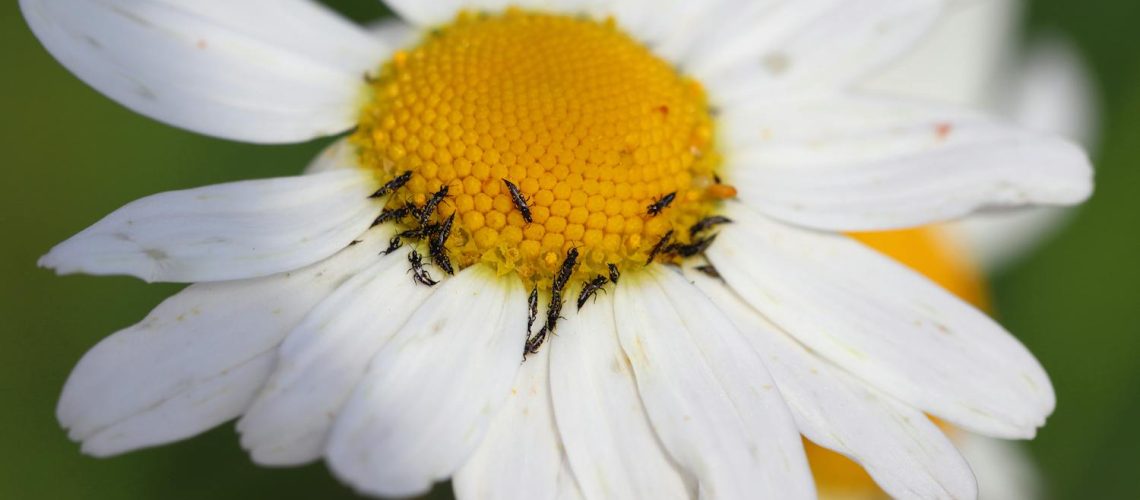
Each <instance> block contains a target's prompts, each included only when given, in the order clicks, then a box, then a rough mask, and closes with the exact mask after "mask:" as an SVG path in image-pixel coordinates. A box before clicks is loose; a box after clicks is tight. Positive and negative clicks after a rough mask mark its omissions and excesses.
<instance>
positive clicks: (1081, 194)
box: [725, 96, 1092, 231]
mask: <svg viewBox="0 0 1140 500" xmlns="http://www.w3.org/2000/svg"><path fill="white" fill-rule="evenodd" d="M725 121H726V123H727V124H728V126H727V127H726V129H727V130H728V132H727V134H728V136H729V138H728V139H727V140H728V141H729V142H730V143H731V146H730V147H731V150H732V151H733V153H734V154H733V156H732V157H731V162H732V168H731V169H730V170H729V172H728V177H729V178H730V179H729V180H730V182H733V183H735V184H736V185H737V187H738V188H739V190H740V198H741V200H743V201H744V202H745V203H747V204H748V205H750V206H752V207H754V208H756V209H757V210H760V211H762V212H764V213H766V214H769V215H772V216H774V217H778V218H780V219H783V220H786V221H788V222H792V223H795V224H799V225H803V226H808V227H813V228H819V229H827V230H835V231H863V230H884V229H895V228H902V227H910V226H917V225H922V224H927V223H931V222H937V221H942V220H947V219H952V218H956V217H960V216H962V215H966V214H968V213H970V212H973V211H976V210H981V209H986V208H996V207H1011V206H1020V205H1032V204H1041V205H1068V204H1074V203H1079V202H1081V201H1083V200H1084V199H1086V198H1087V197H1088V196H1089V194H1090V193H1091V191H1092V169H1091V167H1090V165H1089V161H1088V158H1087V157H1086V156H1085V154H1084V152H1083V151H1082V150H1081V149H1080V148H1079V147H1077V146H1075V145H1073V144H1071V143H1069V142H1067V141H1064V140H1062V139H1059V138H1055V137H1052V136H1044V135H1040V134H1037V133H1033V132H1028V131H1025V130H1021V129H1018V128H1016V127H1013V126H1008V125H1004V124H1001V123H998V122H995V121H993V120H989V119H986V118H983V117H980V116H976V115H972V114H970V113H967V112H964V111H959V110H954V109H945V108H940V107H936V106H931V105H927V104H922V103H918V102H907V101H891V100H886V99H878V98H870V97H857V96H848V97H843V98H838V99H827V100H821V101H807V102H800V103H794V104H786V105H782V106H771V107H769V106H756V107H752V108H750V109H742V110H738V111H735V112H733V113H731V116H726V117H725Z"/></svg>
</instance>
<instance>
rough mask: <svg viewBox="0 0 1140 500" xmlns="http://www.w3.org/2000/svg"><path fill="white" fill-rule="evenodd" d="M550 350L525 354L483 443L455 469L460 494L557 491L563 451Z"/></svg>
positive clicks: (534, 498)
mask: <svg viewBox="0 0 1140 500" xmlns="http://www.w3.org/2000/svg"><path fill="white" fill-rule="evenodd" d="M549 352H550V349H542V350H540V351H539V352H538V353H536V354H534V355H530V356H527V358H526V362H525V363H523V364H522V367H521V368H520V369H519V371H518V374H517V375H516V376H515V383H514V386H513V387H511V393H510V397H508V398H507V402H506V403H505V404H504V405H503V407H502V409H501V410H499V414H498V415H495V419H494V421H493V422H492V423H491V426H490V428H488V429H487V436H486V437H485V438H484V439H483V444H482V445H480V446H479V448H478V449H477V450H476V451H475V454H474V455H471V458H470V459H468V460H467V463H466V464H464V465H463V467H461V468H460V469H459V471H458V472H456V474H455V479H454V481H453V486H454V488H455V497H456V498H459V499H472V500H475V499H482V498H495V499H504V500H506V499H512V498H517V499H520V500H541V499H550V500H555V499H556V498H557V497H558V492H559V480H560V476H561V473H562V462H563V454H562V442H561V439H560V438H559V437H558V431H557V429H555V428H554V414H553V409H552V408H551V403H550V385H549V383H548V381H549V366H550V363H549Z"/></svg>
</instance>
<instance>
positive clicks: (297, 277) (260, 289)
mask: <svg viewBox="0 0 1140 500" xmlns="http://www.w3.org/2000/svg"><path fill="white" fill-rule="evenodd" d="M362 239H363V240H364V241H363V242H362V243H360V244H358V245H354V246H352V247H350V248H347V249H345V250H344V251H342V252H340V253H338V254H337V255H336V256H334V257H332V258H330V259H328V260H325V261H322V262H319V263H317V264H314V265H312V266H310V267H308V268H306V269H302V270H299V271H294V272H292V273H287V274H279V275H274V276H269V277H265V278H260V279H255V280H244V281H231V282H225V283H210V284H199V285H192V286H190V287H188V288H186V289H185V290H183V291H182V292H180V293H178V294H177V295H174V296H173V297H171V298H169V299H167V300H166V301H164V302H163V303H162V304H160V305H159V306H158V307H157V308H155V310H154V311H153V312H151V313H150V315H148V316H147V317H146V319H144V320H143V321H142V322H140V323H138V324H136V325H134V326H132V327H130V328H127V329H125V330H122V331H120V332H118V333H115V334H114V335H111V336H110V337H107V338H106V339H104V340H103V341H102V342H100V343H99V344H98V345H96V346H95V347H94V348H92V349H91V350H90V351H88V353H87V354H86V355H85V356H84V357H83V359H82V360H81V361H80V362H79V364H78V365H77V366H76V367H75V369H74V371H72V373H71V377H70V378H69V379H68V381H67V385H66V386H65V387H64V389H63V395H62V396H61V397H60V401H59V407H58V408H57V416H58V418H59V421H60V423H61V424H62V425H63V426H64V427H66V428H68V429H70V436H71V438H72V439H75V440H77V441H84V449H85V451H87V452H88V453H92V454H96V455H109V454H114V453H121V452H124V451H128V450H131V449H135V448H140V447H144V446H151V445H155V444H161V443H164V442H168V441H173V440H177V439H181V438H184V437H188V436H192V435H194V434H197V433H199V432H202V431H204V430H206V429H209V428H211V427H213V426H215V425H218V424H220V423H222V422H224V421H226V420H229V419H231V418H234V417H236V416H238V415H240V414H241V412H242V411H244V410H245V408H246V407H247V406H248V405H249V402H250V401H251V400H252V399H253V397H254V395H255V394H256V391H257V390H258V389H259V388H260V387H261V385H262V384H263V383H264V381H265V379H266V378H267V377H268V376H269V370H270V369H271V364H272V362H273V360H274V357H275V356H274V350H275V349H276V347H277V345H278V344H279V343H280V342H281V339H283V338H284V337H285V334H286V332H288V331H289V330H290V329H291V328H293V326H294V325H296V324H297V323H298V322H300V321H301V318H302V317H304V315H305V314H306V313H308V312H309V310H310V309H311V308H312V307H313V306H315V305H316V304H317V303H318V302H319V301H320V300H321V299H323V298H325V297H326V296H327V295H328V294H329V293H331V292H332V290H333V289H334V288H336V286H337V285H339V284H340V283H341V282H342V281H343V280H344V279H346V278H347V277H348V276H351V275H352V274H355V273H356V272H357V271H358V270H359V269H361V268H363V267H364V266H365V265H366V264H367V263H368V262H370V261H371V258H372V256H373V255H375V253H376V252H377V251H378V250H379V249H380V248H384V245H386V244H387V238H386V233H385V232H384V231H383V230H381V229H380V228H378V229H377V230H374V231H371V232H369V234H367V235H365V236H364V238H362Z"/></svg>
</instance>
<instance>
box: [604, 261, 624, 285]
mask: <svg viewBox="0 0 1140 500" xmlns="http://www.w3.org/2000/svg"><path fill="white" fill-rule="evenodd" d="M606 267H608V268H610V282H611V283H613V284H615V285H616V284H617V281H618V278H620V277H621V273H620V272H618V268H617V266H616V265H614V264H606Z"/></svg>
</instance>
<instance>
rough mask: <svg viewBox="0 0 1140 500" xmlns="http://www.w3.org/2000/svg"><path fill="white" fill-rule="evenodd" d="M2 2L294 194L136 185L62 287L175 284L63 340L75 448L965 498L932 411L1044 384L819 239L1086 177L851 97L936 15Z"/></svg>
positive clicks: (877, 8) (915, 11)
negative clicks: (163, 449) (364, 15)
mask: <svg viewBox="0 0 1140 500" xmlns="http://www.w3.org/2000/svg"><path fill="white" fill-rule="evenodd" d="M388 4H389V6H391V7H392V8H393V10H395V11H396V12H397V13H398V14H399V15H400V17H401V18H402V19H403V20H404V21H406V22H407V23H408V24H410V25H412V26H414V27H415V28H412V29H411V30H410V31H411V32H412V33H414V34H413V36H412V38H411V39H408V38H405V37H404V36H403V35H404V34H406V33H407V32H409V29H408V28H407V27H404V26H392V25H389V26H386V27H385V28H384V29H383V30H382V31H383V32H382V33H379V34H376V33H370V32H369V31H367V30H364V29H361V28H358V27H354V26H352V25H351V24H349V23H347V22H345V21H344V20H342V19H340V18H339V17H337V16H336V15H334V14H332V13H330V12H328V11H326V10H325V9H323V8H322V7H320V6H319V5H317V4H315V3H311V2H309V1H306V0H275V1H273V2H269V1H267V0H260V1H255V0H249V1H244V2H225V1H220V0H211V1H201V0H199V1H189V0H185V1H183V0H98V1H96V0H70V1H68V0H23V1H22V2H21V6H22V8H23V11H24V13H25V16H26V17H27V20H28V23H29V24H30V25H31V27H32V30H33V31H34V32H35V33H36V35H37V36H38V37H39V38H40V40H41V41H42V42H43V43H44V45H45V46H46V47H47V49H48V50H49V52H51V53H52V54H53V55H54V56H55V57H56V58H57V59H59V60H60V61H61V62H62V63H63V64H64V65H65V66H67V67H68V68H69V69H71V70H72V71H73V72H74V73H76V74H77V75H78V76H79V77H80V78H82V79H84V80H85V81H86V82H88V83H89V84H91V85H92V86H93V87H95V88H96V89H98V90H99V91H101V92H103V93H105V94H107V95H108V96H110V97H112V98H113V99H115V100H117V101H119V102H121V103H122V104H124V105H125V106H128V107H129V108H131V109H133V110H135V111H138V112H139V113H142V114H145V115H147V116H151V117H153V118H155V119H158V120H161V121H163V122H166V123H169V124H172V125H175V126H179V127H183V128H187V129H190V130H193V131H196V132H199V133H203V134H208V135H213V136H218V137H224V138H228V139H234V140H242V141H249V142H260V143H282V142H292V141H302V140H308V139H312V138H315V137H320V136H325V135H332V134H339V133H342V132H346V131H347V132H348V134H347V135H346V136H345V137H342V138H341V139H339V140H338V141H337V142H336V143H335V144H334V145H333V146H331V147H330V149H329V150H328V151H327V152H326V153H324V154H323V155H321V157H319V158H318V159H317V161H316V162H315V164H314V165H313V167H312V168H310V169H309V171H308V172H307V175H302V176H298V177H291V178H279V179H266V180H251V181H243V182H235V183H230V184H223V185H219V186H211V187H204V188H198V189H191V190H186V191H176V192H169V193H163V194H158V195H154V196H151V197H147V198H144V199H141V200H138V201H136V202H134V203H130V204H128V205H126V206H124V207H123V208H121V209H119V210H118V211H116V212H114V213H112V214H110V215H108V216H107V217H106V218H104V219H102V220H101V221H99V222H97V223H95V224H94V225H93V226H91V227H90V228H88V229H86V230H84V231H82V232H80V233H79V234H77V235H76V236H74V237H73V238H71V239H69V240H67V241H65V242H63V243H61V244H60V245H58V246H57V247H55V248H54V249H52V250H51V251H50V252H49V253H48V254H47V255H45V256H44V257H43V259H42V260H41V265H43V266H45V267H49V268H52V269H55V270H56V271H57V272H59V273H79V272H82V273H89V274H125V275H132V276H136V277H139V278H142V279H144V280H147V281H166V282H189V283H195V284H193V285H191V286H190V287H188V288H186V289H185V290H184V291H182V292H180V293H178V294H177V295H175V296H173V297H171V298H170V299H168V300H167V301H165V302H164V303H162V304H161V305H159V306H158V307H157V308H156V309H155V311H153V312H152V313H151V314H150V315H149V316H148V317H147V318H145V319H144V320H143V321H142V322H140V323H138V324H137V325H134V326H132V327H130V328H127V329H125V330H123V331H120V332H118V333H116V334H114V335H112V336H111V337H109V338H107V339H106V340H105V341H103V342H102V343H100V344H99V345H97V346H96V347H95V348H93V349H92V350H91V351H90V352H89V353H88V354H87V355H86V356H85V357H84V358H83V360H81V361H80V363H79V365H78V366H77V367H76V368H75V371H74V372H73V373H72V376H71V377H70V379H69V381H68V383H67V385H66V387H65V388H64V393H63V396H62V397H61V400H60V404H59V407H58V417H59V419H60V421H61V422H62V423H63V425H64V426H65V427H67V428H68V429H69V431H70V435H71V437H72V438H73V439H75V440H77V441H80V442H82V444H83V449H84V450H85V451H86V452H87V453H90V454H93V455H98V456H105V455H112V454H116V453H121V452H124V451H127V450H131V449H136V448H140V447H145V446H152V445H156V444H160V443H165V442H169V441H173V440H177V439H181V438H185V437H188V436H191V435H194V434H197V433H199V432H202V431H203V430H206V429H209V428H211V427H213V426H215V425H218V424H220V423H223V422H225V421H227V420H230V419H233V418H237V417H240V420H239V421H238V429H239V431H240V432H241V441H242V445H243V446H244V447H245V448H246V449H248V450H249V452H250V454H251V456H252V457H253V460H254V461H256V462H258V463H261V464H265V465H274V466H283V465H294V464H302V463H307V462H312V461H315V460H320V459H324V460H325V461H326V462H327V463H328V465H329V466H330V468H331V470H332V471H333V473H335V474H336V475H337V476H338V477H340V478H341V479H343V480H344V481H346V482H347V483H349V484H351V485H352V486H353V487H355V488H356V489H358V490H359V491H362V492H365V493H369V494H376V495H386V496H406V495H413V494H417V493H421V492H424V491H426V490H427V489H429V488H430V487H431V485H432V484H433V483H434V482H437V481H442V480H446V479H448V478H452V479H453V481H454V485H455V490H456V492H457V494H458V496H459V497H461V498H579V497H583V498H689V497H695V496H701V497H709V498H755V497H771V498H800V497H811V496H813V495H814V493H815V489H814V486H813V482H812V477H811V473H810V471H809V468H808V465H807V460H806V458H805V453H804V449H803V446H802V442H801V438H800V435H801V434H802V435H803V436H805V437H807V438H808V439H810V440H811V441H813V442H815V443H817V444H819V445H821V446H823V447H825V448H828V449H831V450H835V451H837V452H839V453H841V454H843V455H846V456H848V457H851V458H852V459H854V460H855V461H857V462H858V463H859V464H861V465H862V466H863V468H864V469H866V471H867V472H868V473H869V474H870V475H871V476H872V477H873V478H874V479H875V481H876V482H877V483H878V484H879V485H880V486H881V487H882V488H883V489H884V490H885V491H886V492H888V493H890V494H892V495H896V496H900V497H954V498H957V497H971V496H973V495H974V494H975V491H976V486H975V482H974V479H973V476H972V474H971V473H970V470H969V467H968V466H967V465H966V463H965V461H964V460H963V459H962V458H961V456H960V455H959V454H958V452H957V451H956V450H955V449H954V447H953V445H952V444H951V443H950V441H949V440H948V439H947V438H946V436H945V435H944V434H943V433H942V432H941V431H940V430H939V428H938V427H937V426H936V425H935V424H934V423H932V422H931V421H930V420H929V419H928V418H927V416H926V415H931V416H934V417H937V418H939V419H941V420H943V421H946V422H949V423H952V424H953V425H955V426H958V427H961V428H964V429H968V430H971V431H974V432H978V433H981V434H986V435H991V436H997V437H1003V438H1029V437H1031V436H1033V435H1034V433H1035V432H1036V429H1037V428H1038V427H1040V426H1041V425H1042V424H1043V423H1044V420H1045V418H1046V417H1047V416H1048V415H1049V413H1050V412H1051V411H1052V409H1053V405H1054V397H1053V391H1052V388H1051V385H1050V382H1049V379H1048V378H1047V376H1046V375H1045V373H1044V370H1043V369H1042V368H1041V367H1040V365H1039V364H1038V363H1037V362H1036V360H1034V358H1033V357H1032V355H1030V354H1029V353H1028V351H1027V350H1026V349H1025V348H1024V347H1023V346H1022V345H1021V344H1020V343H1018V342H1017V341H1016V340H1015V339H1014V338H1013V337H1012V336H1010V335H1009V334H1008V333H1007V332H1006V331H1004V330H1003V329H1002V328H1001V327H1000V326H999V325H998V324H996V323H995V322H993V321H992V320H990V319H989V318H988V317H986V316H985V315H984V314H982V313H981V312H979V311H977V310H976V309H974V308H973V307H971V306H969V305H967V304H966V303H964V302H962V301H960V300H959V299H957V298H955V297H954V296H953V295H951V294H950V293H948V292H946V291H944V290H943V289H941V288H939V287H938V286H937V285H935V284H933V283H932V282H930V281H929V280H927V279H926V278H923V277H921V276H919V275H917V274H915V273H914V272H912V271H909V270H907V269H906V268H904V267H903V266H901V265H900V264H897V263H896V262H894V261H892V260H891V259H889V258H886V257H884V256H883V255H881V254H878V253H876V252H874V251H873V250H871V249H868V248H867V247H865V246H863V245H862V244H860V243H858V242H857V241H855V240H853V239H851V238H849V237H848V236H846V235H845V234H844V233H847V232H852V231H871V230H886V229H897V228H903V227H909V226H915V225H922V224H927V223H930V222H934V221H940V220H945V219H950V218H955V217H959V216H962V215H965V214H968V213H971V212H974V211H978V210H987V209H1004V208H1010V207H1015V206H1020V205H1028V204H1062V205H1063V204H1073V203H1077V202H1080V201H1082V200H1084V199H1085V198H1086V197H1087V196H1088V195H1089V193H1090V191H1091V170H1090V167H1089V165H1088V162H1087V160H1086V158H1085V155H1084V153H1083V152H1082V151H1081V149H1080V148H1079V147H1076V146H1074V145H1072V144H1070V143H1068V142H1066V141H1063V140H1061V139H1057V138H1053V137H1050V136H1046V135H1041V134H1037V133H1032V132H1028V131H1023V130H1020V129H1018V128H1016V127H1013V126H1010V125H1007V124H1004V123H1002V122H1000V121H998V120H994V119H991V118H987V117H986V116H982V115H979V114H976V113H972V112H969V111H965V110H960V109H955V108H951V107H946V106H939V105H933V104H930V103H925V102H919V101H913V100H903V99H892V98H889V97H886V96H882V95H872V94H866V93H861V92H858V91H855V90H853V89H854V85H855V84H857V83H858V82H859V81H861V79H863V78H864V77H865V76H866V75H868V74H870V73H871V72H873V71H874V70H876V69H877V68H879V67H881V66H882V65H883V64H885V63H887V62H889V61H890V60H892V59H893V58H895V57H897V56H899V55H900V54H901V53H903V52H904V51H905V49H906V48H908V47H909V46H911V45H912V44H913V43H914V42H915V41H916V40H917V39H918V38H919V37H920V36H921V35H922V33H923V32H924V31H925V30H926V29H927V28H928V27H929V25H930V24H931V23H932V22H933V20H934V19H936V18H937V16H938V14H939V11H940V8H941V7H942V5H941V2H939V1H936V0H860V1H841V0H806V1H794V2H793V1H777V0H772V1H757V2H742V1H733V0H725V1H708V2H681V1H675V2H674V1H669V2H656V1H654V2H650V1H647V0H621V1H619V0H545V1H543V0H522V1H518V2H505V1H495V0H482V1H470V0H469V1H464V0H444V1H433V2H425V1H412V0H390V1H389V2H388Z"/></svg>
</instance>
